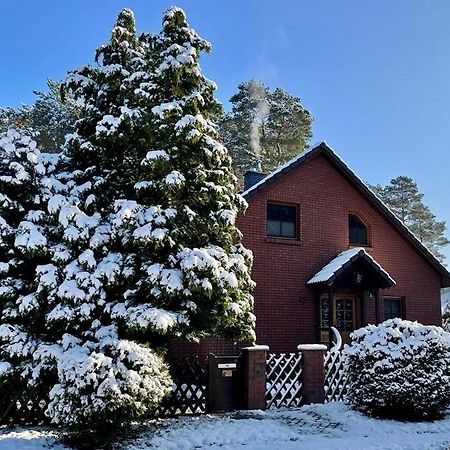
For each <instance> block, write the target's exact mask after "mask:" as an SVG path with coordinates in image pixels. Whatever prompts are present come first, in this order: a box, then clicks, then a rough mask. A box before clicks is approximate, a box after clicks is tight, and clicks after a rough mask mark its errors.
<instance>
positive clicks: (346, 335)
mask: <svg viewBox="0 0 450 450" xmlns="http://www.w3.org/2000/svg"><path fill="white" fill-rule="evenodd" d="M355 303H356V297H355V296H354V295H348V294H345V295H344V294H335V295H334V296H333V318H332V324H333V325H334V326H335V327H336V328H337V329H338V330H339V332H340V333H341V336H342V340H343V341H344V343H349V342H350V333H351V332H352V331H353V330H354V329H355V328H356V323H355ZM329 318H330V308H329V302H328V295H326V294H324V295H322V296H321V298H320V340H321V342H324V343H328V327H329V326H330V324H329Z"/></svg>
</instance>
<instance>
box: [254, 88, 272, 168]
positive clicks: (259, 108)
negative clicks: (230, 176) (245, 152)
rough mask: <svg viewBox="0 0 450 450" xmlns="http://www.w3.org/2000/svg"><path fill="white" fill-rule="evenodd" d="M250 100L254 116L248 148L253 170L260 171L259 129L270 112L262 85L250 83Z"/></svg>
mask: <svg viewBox="0 0 450 450" xmlns="http://www.w3.org/2000/svg"><path fill="white" fill-rule="evenodd" d="M250 98H251V99H252V100H253V101H254V102H255V103H256V111H255V115H254V117H253V122H252V124H251V126H250V148H251V150H252V153H253V156H254V157H255V170H256V171H261V170H262V168H261V131H262V130H261V129H262V127H263V124H264V118H265V117H266V116H267V114H269V111H270V105H269V102H268V100H267V97H266V91H265V89H264V85H262V84H261V83H259V82H257V81H252V82H251V84H250Z"/></svg>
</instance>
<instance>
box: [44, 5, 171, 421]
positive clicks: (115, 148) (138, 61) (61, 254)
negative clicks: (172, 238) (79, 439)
mask: <svg viewBox="0 0 450 450" xmlns="http://www.w3.org/2000/svg"><path fill="white" fill-rule="evenodd" d="M145 39H146V37H145V36H143V37H142V38H138V37H137V36H136V30H135V24H134V17H133V14H132V12H131V11H129V10H123V11H122V12H121V13H120V14H119V16H118V19H117V22H116V24H115V26H114V28H113V31H112V37H111V40H110V42H109V43H107V44H106V45H104V46H102V47H100V48H99V49H98V50H97V54H96V63H97V65H95V66H86V67H83V68H82V69H80V70H76V71H73V72H71V73H69V75H68V77H67V79H66V81H65V82H64V83H63V84H62V88H63V91H64V93H66V94H69V95H72V96H73V98H74V99H75V100H76V101H77V102H79V104H80V105H81V108H82V109H81V118H80V120H78V121H77V122H76V126H75V132H74V133H73V134H72V135H70V136H68V137H67V139H66V144H65V148H64V152H63V155H62V158H61V163H60V166H59V169H58V173H57V175H55V178H56V180H57V181H58V183H59V185H60V186H61V187H60V191H61V190H62V191H63V192H62V193H61V192H54V193H53V194H54V195H53V196H52V197H51V198H50V199H49V201H48V205H47V209H48V213H49V214H50V217H51V218H52V219H53V223H54V226H53V228H52V229H51V238H52V252H53V258H52V264H50V265H47V267H46V270H47V274H48V275H47V276H46V277H39V279H38V289H44V288H45V289H46V290H47V297H48V299H49V302H50V303H51V304H52V305H53V308H51V309H50V310H49V311H48V312H47V314H46V320H47V323H48V327H49V328H50V329H52V330H53V332H54V340H55V341H56V344H57V345H58V346H59V348H60V350H59V353H58V356H57V358H56V369H57V375H58V380H57V383H56V384H54V386H53V387H52V389H51V391H50V400H51V401H50V404H49V406H48V408H47V411H46V412H47V414H48V415H49V416H50V417H51V418H52V420H53V421H54V422H56V423H64V424H68V425H71V426H87V427H99V426H108V425H115V424H119V423H123V422H126V421H128V420H131V419H134V418H137V417H138V416H140V415H141V414H143V413H145V412H146V411H147V410H148V409H149V408H152V407H154V406H155V405H156V404H157V403H158V401H159V400H160V399H161V398H162V397H163V396H164V395H165V393H166V392H167V390H168V389H169V387H170V384H171V382H170V377H169V375H168V371H167V367H166V366H165V365H164V363H163V362H162V359H161V358H160V357H159V356H158V355H157V354H155V352H154V351H153V350H151V349H149V348H147V347H146V346H143V345H138V344H136V343H134V342H130V341H128V340H124V339H123V336H119V333H118V329H117V325H116V324H115V321H114V320H113V319H112V318H111V316H110V314H109V311H108V310H107V308H106V305H107V304H108V302H111V300H112V299H117V298H122V297H123V295H124V292H125V290H126V287H127V283H130V284H131V281H129V280H130V279H134V278H133V277H134V273H133V271H132V267H133V265H132V262H133V261H132V258H133V255H127V254H126V253H123V252H121V250H122V244H121V236H115V235H114V234H113V233H112V229H111V228H112V225H111V214H112V213H113V210H114V205H115V202H116V201H117V200H118V199H126V198H127V195H128V194H129V193H130V192H132V191H133V182H132V181H131V179H132V177H133V173H134V172H135V165H136V160H135V159H134V155H135V153H136V152H137V151H139V149H142V148H148V147H147V146H148V145H149V143H148V136H149V127H148V123H147V117H148V116H149V115H148V114H147V113H146V111H145V108H141V107H140V104H141V103H142V102H143V101H145V100H146V99H145V97H143V96H142V95H141V94H140V92H139V86H140V85H141V84H142V83H143V82H145V80H146V78H147V77H148V73H147V72H146V70H145V64H146V63H145V59H144V58H145V54H146V46H147V44H146V42H145Z"/></svg>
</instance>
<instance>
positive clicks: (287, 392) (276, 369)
mask: <svg viewBox="0 0 450 450" xmlns="http://www.w3.org/2000/svg"><path fill="white" fill-rule="evenodd" d="M301 377H302V354H301V353H279V354H270V355H269V357H268V359H267V365H266V406H267V408H271V407H272V408H280V407H297V406H300V404H301V402H302V380H301Z"/></svg>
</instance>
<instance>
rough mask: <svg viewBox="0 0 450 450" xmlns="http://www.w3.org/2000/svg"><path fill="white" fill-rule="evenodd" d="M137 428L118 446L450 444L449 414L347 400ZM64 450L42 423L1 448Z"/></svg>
mask: <svg viewBox="0 0 450 450" xmlns="http://www.w3.org/2000/svg"><path fill="white" fill-rule="evenodd" d="M155 425H156V424H155V423H150V424H149V425H148V426H146V427H139V428H136V429H135V430H133V432H132V433H131V434H132V437H131V438H130V439H126V440H123V441H121V442H120V443H118V444H117V447H115V448H117V449H119V448H120V449H124V450H138V449H139V450H140V449H144V450H146V449H161V450H175V449H176V450H181V449H183V450H185V449H186V450H187V449H208V450H214V449H221V450H235V449H237V448H243V449H245V450H251V449H258V450H276V449H282V450H290V449H302V450H303V449H308V450H315V449H317V450H318V449H321V450H322V449H336V450H337V449H339V450H342V449H345V450H353V449H354V450H356V449H357V450H361V449H364V450H371V449H373V450H375V449H376V450H386V449H389V450H394V449H395V450H400V449H402V450H404V449H410V450H447V449H448V448H449V447H450V415H449V417H447V418H445V419H443V420H439V421H435V422H421V423H412V422H397V421H392V420H378V419H371V418H368V417H366V416H364V415H362V414H360V413H357V412H355V411H352V410H350V409H349V408H348V407H347V406H346V405H344V404H343V403H329V404H326V405H311V406H305V407H303V408H301V409H298V410H285V411H266V412H260V411H251V412H239V413H234V414H227V415H220V416H211V415H209V416H200V417H182V418H178V419H166V420H162V421H160V422H158V424H157V426H155ZM44 448H45V449H54V450H60V449H63V448H67V447H64V446H63V445H62V444H59V443H58V442H57V440H56V438H55V437H52V436H51V435H49V434H48V432H45V431H39V429H36V428H35V429H33V430H32V431H30V430H28V431H27V430H23V429H21V430H19V429H18V430H14V431H7V430H4V431H3V432H2V433H1V434H0V449H1V450H13V449H14V450H16V449H17V450H22V449H27V450H37V449H44Z"/></svg>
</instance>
